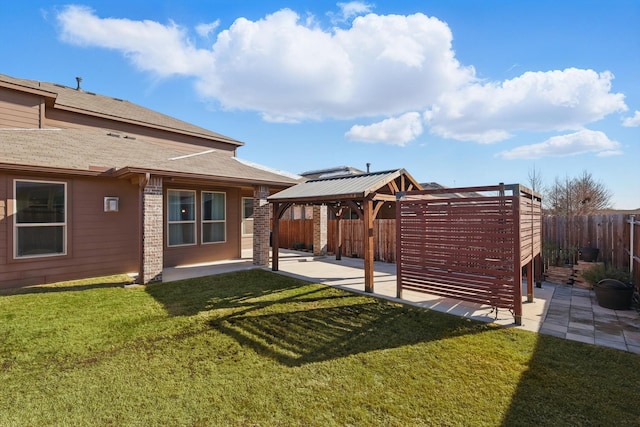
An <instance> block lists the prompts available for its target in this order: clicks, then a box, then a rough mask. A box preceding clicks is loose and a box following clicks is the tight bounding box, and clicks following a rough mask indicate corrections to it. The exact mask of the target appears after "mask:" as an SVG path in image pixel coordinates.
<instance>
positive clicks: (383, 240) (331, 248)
mask: <svg viewBox="0 0 640 427" xmlns="http://www.w3.org/2000/svg"><path fill="white" fill-rule="evenodd" d="M337 224H338V221H336V220H335V219H334V220H328V221H327V252H329V253H335V250H336V248H335V241H336V239H335V236H336V227H337ZM340 228H341V229H342V252H343V254H344V255H346V256H349V257H355V258H358V257H362V255H363V253H364V240H363V236H362V233H363V229H364V227H363V226H362V220H360V219H343V220H341V221H340ZM373 233H374V238H373V242H374V245H375V247H374V259H375V260H376V261H383V262H395V260H396V220H395V219H376V220H375V221H374V223H373ZM279 236H280V247H282V248H289V249H304V250H307V249H311V248H312V245H313V220H311V219H294V220H284V219H281V220H280V234H279Z"/></svg>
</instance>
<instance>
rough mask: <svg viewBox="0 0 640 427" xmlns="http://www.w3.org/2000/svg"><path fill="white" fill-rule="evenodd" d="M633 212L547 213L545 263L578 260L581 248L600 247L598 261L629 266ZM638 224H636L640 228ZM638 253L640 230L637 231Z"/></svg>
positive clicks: (544, 228) (547, 264)
mask: <svg viewBox="0 0 640 427" xmlns="http://www.w3.org/2000/svg"><path fill="white" fill-rule="evenodd" d="M630 218H631V216H630V215H627V214H608V215H585V216H574V217H566V216H545V217H544V219H543V226H542V230H543V242H544V250H543V257H544V264H545V266H549V265H563V264H565V263H568V264H574V263H575V262H576V260H577V258H578V251H579V249H580V248H585V247H593V248H598V249H599V252H598V259H597V261H600V262H604V263H605V264H607V265H611V266H614V267H619V268H629V267H630V264H629V259H630V257H629V249H630V237H631V234H630V230H631V226H630V223H629V221H630ZM637 228H638V227H637V226H636V229H637ZM634 234H635V236H634V241H635V242H634V246H635V248H636V253H637V252H638V248H639V247H640V246H639V245H640V233H638V232H636V233H634Z"/></svg>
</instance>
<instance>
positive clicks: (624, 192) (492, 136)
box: [0, 0, 640, 209]
mask: <svg viewBox="0 0 640 427" xmlns="http://www.w3.org/2000/svg"><path fill="white" fill-rule="evenodd" d="M638 22H640V1H637V0H607V1H605V0H602V1H595V0H580V1H578V0H575V1H557V0H553V1H548V0H536V1H525V0H523V1H507V0H501V1H497V0H484V1H475V0H467V1H464V0H432V1H405V0H394V1H390V0H389V1H376V2H330V1H319V0H313V1H312V0H309V1H288V2H287V1H279V0H272V1H268V2H266V1H237V0H235V1H231V0H229V1H215V0H211V1H202V0H201V1H189V0H167V1H142V0H129V1H126V2H125V1H113V0H105V1H89V0H87V1H78V2H75V3H65V2H58V1H44V0H43V1H38V0H26V1H21V2H17V1H4V2H1V4H0V38H1V39H2V43H1V44H0V58H2V60H1V61H0V64H1V66H0V73H2V74H7V75H10V76H13V77H18V78H26V79H34V80H41V81H48V82H53V83H59V84H64V85H67V86H72V87H75V77H76V76H81V77H82V78H83V83H82V86H83V89H85V90H87V91H91V92H96V93H100V94H103V95H108V96H113V97H117V98H123V99H127V100H129V101H131V102H134V103H137V104H140V105H143V106H145V107H148V108H152V109H154V110H157V111H160V112H162V113H165V114H168V115H171V116H174V117H177V118H180V119H183V120H186V121H189V122H191V123H194V124H197V125H199V126H202V127H205V128H207V129H211V130H213V131H216V132H219V133H222V134H225V135H228V136H230V137H233V138H235V139H238V140H241V141H243V142H245V143H246V145H245V146H244V147H242V148H240V149H239V150H238V156H239V157H241V158H243V159H246V160H249V161H253V162H257V163H261V164H264V165H266V166H269V167H272V168H276V169H281V170H285V171H288V172H294V173H300V172H304V171H308V170H314V169H323V168H328V167H332V166H340V165H347V166H354V167H357V168H360V169H366V163H371V169H372V170H387V169H395V168H405V169H406V170H407V171H408V172H409V173H410V174H411V175H413V176H414V177H415V178H416V179H417V180H418V181H420V182H429V181H435V182H439V183H440V184H443V185H446V186H474V185H490V184H497V183H499V182H505V183H521V184H524V185H528V182H529V175H530V173H531V172H532V171H533V170H534V169H535V170H536V171H537V172H538V173H539V174H541V176H542V179H543V181H544V183H545V184H547V185H550V184H552V183H553V181H554V180H555V179H556V178H560V179H565V178H566V177H569V178H571V177H575V176H578V175H581V174H582V172H583V171H588V172H590V173H591V174H592V176H593V178H594V179H596V180H597V181H601V182H602V183H604V184H605V185H606V186H607V187H608V188H609V189H610V190H611V191H612V192H613V194H614V197H613V200H612V201H613V204H614V207H616V208H619V209H635V208H640V185H639V184H638V173H639V172H638V171H639V166H640V79H639V76H640V25H639V24H638Z"/></svg>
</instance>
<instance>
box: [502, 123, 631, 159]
mask: <svg viewBox="0 0 640 427" xmlns="http://www.w3.org/2000/svg"><path fill="white" fill-rule="evenodd" d="M620 148H621V147H620V143H619V142H617V141H612V140H610V139H609V138H608V137H607V135H605V134H604V133H603V132H600V131H592V130H588V129H583V130H580V131H578V132H575V133H571V134H567V135H560V136H554V137H551V138H549V139H547V140H546V141H544V142H541V143H538V144H531V145H523V146H521V147H516V148H514V149H512V150H508V151H503V152H501V153H500V154H498V156H499V157H502V158H505V159H539V158H543V157H566V156H575V155H578V154H586V153H596V154H597V155H598V156H601V157H604V156H612V155H618V154H622V151H621V150H620Z"/></svg>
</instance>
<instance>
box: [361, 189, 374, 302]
mask: <svg viewBox="0 0 640 427" xmlns="http://www.w3.org/2000/svg"><path fill="white" fill-rule="evenodd" d="M362 204H363V208H364V209H363V210H364V212H363V218H362V219H363V221H362V222H363V224H364V234H363V240H364V291H365V292H371V293H373V201H372V200H371V199H365V200H363V203H362Z"/></svg>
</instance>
